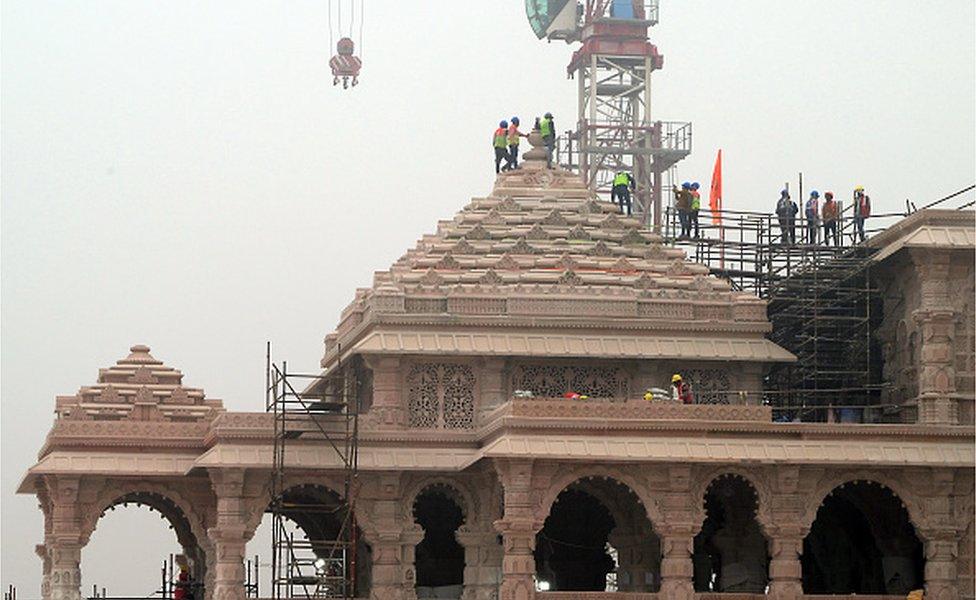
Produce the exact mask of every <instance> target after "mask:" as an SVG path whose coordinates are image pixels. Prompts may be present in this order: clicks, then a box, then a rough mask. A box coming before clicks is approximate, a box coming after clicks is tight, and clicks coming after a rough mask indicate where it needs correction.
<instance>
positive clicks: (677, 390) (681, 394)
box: [671, 373, 695, 404]
mask: <svg viewBox="0 0 976 600" xmlns="http://www.w3.org/2000/svg"><path fill="white" fill-rule="evenodd" d="M671 399H672V400H674V401H675V402H681V403H682V404H694V402H695V399H694V397H693V396H692V395H691V385H690V384H689V383H687V382H685V381H684V380H683V379H681V375H679V374H678V373H675V374H674V375H672V376H671Z"/></svg>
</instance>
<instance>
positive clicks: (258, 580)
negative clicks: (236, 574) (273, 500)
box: [246, 484, 372, 598]
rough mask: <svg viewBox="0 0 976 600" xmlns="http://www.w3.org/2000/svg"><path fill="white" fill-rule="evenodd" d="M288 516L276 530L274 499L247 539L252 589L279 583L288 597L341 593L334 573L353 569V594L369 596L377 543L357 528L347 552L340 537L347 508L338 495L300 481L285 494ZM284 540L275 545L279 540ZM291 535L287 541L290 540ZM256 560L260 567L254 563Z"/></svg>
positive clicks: (266, 590) (267, 592) (261, 592)
mask: <svg viewBox="0 0 976 600" xmlns="http://www.w3.org/2000/svg"><path fill="white" fill-rule="evenodd" d="M282 506H283V508H284V510H283V511H282V515H283V516H284V518H283V519H282V520H281V522H280V529H279V531H278V532H277V536H276V535H275V519H274V515H273V514H272V512H271V506H270V505H269V506H268V508H267V511H266V512H265V513H264V515H263V517H262V519H261V523H260V524H259V525H258V527H257V528H256V529H255V532H254V535H253V536H252V537H251V540H250V541H249V542H248V545H247V550H246V556H247V560H249V561H250V564H251V565H252V569H254V571H256V573H255V572H254V571H252V574H251V582H252V586H255V587H252V590H251V593H252V594H256V595H257V596H259V597H271V596H272V595H273V591H274V588H275V586H277V588H278V593H279V594H282V595H285V594H289V595H288V596H287V597H292V596H294V597H305V596H306V595H312V594H320V595H327V594H329V593H339V591H340V590H339V585H340V584H339V583H338V582H337V581H335V580H334V579H335V578H343V579H345V578H346V577H347V576H348V574H350V573H354V574H355V577H354V578H353V580H352V581H353V590H352V591H353V594H354V596H355V597H357V598H365V597H369V591H370V581H371V575H372V549H371V548H370V546H369V544H367V543H366V540H364V539H363V536H362V531H361V529H360V528H359V527H358V526H357V527H356V528H355V540H356V543H355V552H352V551H351V548H350V549H348V550H347V551H346V552H342V551H341V548H342V546H341V545H339V544H337V543H336V541H337V540H338V539H340V538H342V537H343V536H340V531H341V529H342V527H343V524H344V523H345V522H346V514H345V512H344V510H343V509H342V508H339V507H341V503H340V502H339V495H338V494H337V493H336V492H334V491H332V490H330V489H329V488H327V487H325V486H321V485H316V484H305V485H298V486H294V487H291V488H289V489H288V490H286V491H285V493H284V494H283V498H282ZM275 539H277V540H279V543H278V545H277V546H276V545H275V543H274V541H275ZM286 540H287V543H285V541H286ZM255 563H256V564H257V568H256V569H255V568H254V567H253V565H254V564H255Z"/></svg>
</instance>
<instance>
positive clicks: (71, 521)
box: [45, 477, 84, 600]
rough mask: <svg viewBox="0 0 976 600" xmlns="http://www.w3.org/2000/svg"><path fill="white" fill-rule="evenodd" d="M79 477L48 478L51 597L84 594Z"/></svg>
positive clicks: (70, 598)
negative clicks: (82, 590)
mask: <svg viewBox="0 0 976 600" xmlns="http://www.w3.org/2000/svg"><path fill="white" fill-rule="evenodd" d="M80 484H81V482H80V480H79V479H78V478H76V477H51V478H49V479H48V480H47V481H46V485H47V488H48V492H49V493H50V498H51V506H52V513H53V523H52V527H51V534H50V535H49V536H47V537H46V539H45V547H46V550H47V552H48V561H49V564H50V573H49V576H48V583H49V590H50V592H49V597H50V598H51V600H80V598H81V549H82V547H84V542H83V540H82V536H81V505H80V503H79V501H78V488H79V487H80Z"/></svg>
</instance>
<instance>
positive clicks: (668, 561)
mask: <svg viewBox="0 0 976 600" xmlns="http://www.w3.org/2000/svg"><path fill="white" fill-rule="evenodd" d="M694 540H695V532H694V528H693V527H692V526H684V527H669V528H668V530H667V532H666V533H664V534H663V535H662V536H661V553H662V556H661V597H662V598H663V599H664V600H691V599H692V598H694V596H695V586H694V581H693V578H694V574H695V569H694V565H693V564H692V562H691V555H692V553H693V551H694Z"/></svg>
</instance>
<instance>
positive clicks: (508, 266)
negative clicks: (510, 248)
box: [495, 252, 521, 271]
mask: <svg viewBox="0 0 976 600" xmlns="http://www.w3.org/2000/svg"><path fill="white" fill-rule="evenodd" d="M495 268H496V269H501V270H502V271H515V270H518V269H520V268H521V266H520V265H519V264H518V261H516V260H515V259H514V258H512V255H511V254H509V253H508V252H506V253H505V254H502V257H501V258H499V259H498V262H496V263H495Z"/></svg>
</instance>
